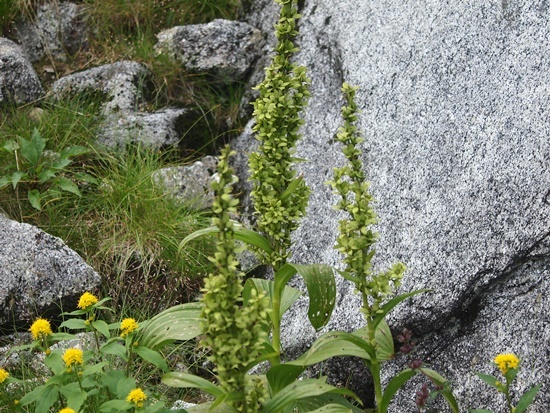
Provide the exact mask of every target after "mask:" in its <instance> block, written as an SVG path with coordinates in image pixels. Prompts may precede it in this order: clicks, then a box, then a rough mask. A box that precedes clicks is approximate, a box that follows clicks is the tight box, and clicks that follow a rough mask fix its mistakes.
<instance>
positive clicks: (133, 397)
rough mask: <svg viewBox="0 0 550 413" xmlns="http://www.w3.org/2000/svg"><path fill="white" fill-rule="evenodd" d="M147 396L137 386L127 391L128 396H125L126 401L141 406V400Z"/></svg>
mask: <svg viewBox="0 0 550 413" xmlns="http://www.w3.org/2000/svg"><path fill="white" fill-rule="evenodd" d="M146 398H147V396H146V395H145V393H143V390H141V389H140V388H139V387H138V388H137V389H134V390H132V391H131V392H130V393H128V397H126V401H127V402H130V403H134V404H135V405H136V406H137V407H143V401H144V400H145V399H146Z"/></svg>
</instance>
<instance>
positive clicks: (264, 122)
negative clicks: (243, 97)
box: [249, 0, 309, 270]
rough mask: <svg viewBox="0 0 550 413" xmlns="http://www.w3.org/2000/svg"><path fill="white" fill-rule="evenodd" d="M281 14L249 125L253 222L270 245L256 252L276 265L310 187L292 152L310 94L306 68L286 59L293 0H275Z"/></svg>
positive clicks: (291, 50) (290, 49)
mask: <svg viewBox="0 0 550 413" xmlns="http://www.w3.org/2000/svg"><path fill="white" fill-rule="evenodd" d="M276 2H277V3H279V4H281V6H282V8H281V16H280V19H279V22H278V23H277V24H276V25H275V34H276V36H277V40H278V43H277V47H276V49H275V50H276V55H275V57H274V59H273V61H272V63H271V65H270V66H269V67H268V68H267V69H266V70H265V73H266V76H265V80H264V81H263V82H262V83H261V84H260V85H259V86H258V87H257V89H258V90H259V91H260V96H259V98H258V99H256V101H255V102H254V113H253V116H254V119H255V121H256V124H255V125H254V128H253V130H254V131H255V132H256V135H255V136H256V139H258V141H259V142H260V146H259V149H258V152H255V153H252V154H251V155H250V158H249V166H250V180H251V181H252V184H253V189H252V191H251V197H252V199H253V201H254V209H255V211H256V219H257V221H256V227H257V229H258V231H259V232H260V233H261V234H263V235H264V236H265V237H266V238H267V239H268V241H269V244H270V245H271V248H272V252H271V253H266V252H265V251H261V252H262V254H263V255H264V257H265V260H266V261H267V262H268V263H270V264H271V265H272V266H273V268H274V269H275V270H278V269H279V268H281V267H282V266H283V265H284V264H285V263H286V261H287V259H288V258H289V257H290V251H289V248H290V244H291V241H290V234H291V233H292V231H294V230H295V229H296V228H297V227H298V225H299V221H300V219H301V218H302V217H303V216H304V214H305V209H306V206H307V200H308V195H309V189H308V187H307V186H306V184H305V182H304V181H303V179H302V178H301V177H297V176H296V171H295V170H294V167H293V165H294V163H295V162H296V161H297V159H296V158H295V157H294V152H295V149H294V148H295V146H296V142H297V141H298V139H299V138H300V134H299V132H298V130H299V128H300V126H301V125H302V124H303V120H302V118H301V117H300V112H301V111H302V110H303V108H304V106H305V105H306V102H307V99H308V97H309V91H308V84H309V80H308V79H307V77H306V69H305V67H303V66H299V65H297V64H295V63H293V62H291V60H290V59H291V57H292V56H293V55H294V54H295V53H296V51H298V48H297V47H296V46H295V45H294V39H295V37H296V35H297V34H298V31H297V30H296V20H297V19H298V18H299V17H300V15H299V14H298V13H297V11H296V1H295V0H276Z"/></svg>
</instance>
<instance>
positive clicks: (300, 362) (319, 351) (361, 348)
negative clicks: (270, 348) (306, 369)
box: [285, 331, 375, 366]
mask: <svg viewBox="0 0 550 413" xmlns="http://www.w3.org/2000/svg"><path fill="white" fill-rule="evenodd" d="M374 351H375V350H374V347H373V346H372V345H371V344H370V343H369V342H368V341H366V340H364V339H363V338H361V337H358V336H357V335H355V334H352V333H346V332H343V331H334V332H329V333H326V334H324V335H322V336H321V337H319V338H318V339H317V340H315V342H314V343H313V344H312V346H311V347H310V348H309V350H308V351H306V352H305V353H304V354H302V355H301V356H300V357H299V358H297V359H296V360H293V361H290V362H288V363H285V364H289V365H293V366H311V365H313V364H317V363H320V362H321V361H325V360H327V359H329V358H331V357H337V356H354V357H359V358H362V359H367V360H370V359H371V358H372V357H373V356H374V354H375V353H374Z"/></svg>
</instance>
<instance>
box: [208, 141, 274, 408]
mask: <svg viewBox="0 0 550 413" xmlns="http://www.w3.org/2000/svg"><path fill="white" fill-rule="evenodd" d="M233 153H234V152H231V151H230V150H229V147H226V148H225V149H224V150H223V152H222V155H221V157H220V162H219V164H218V169H217V173H218V180H217V182H213V183H212V189H213V190H214V192H215V199H214V203H213V208H212V210H213V212H214V214H215V217H214V218H213V224H214V225H215V226H217V227H218V229H219V232H218V241H217V248H216V252H215V254H214V257H213V258H211V261H212V262H213V263H214V264H215V265H216V269H217V271H216V273H215V274H214V273H213V274H209V276H208V277H207V278H206V279H205V283H204V288H203V296H202V302H203V303H204V308H203V311H202V317H203V319H204V321H203V323H202V331H203V333H204V337H203V340H202V344H203V345H204V346H205V347H208V348H210V350H211V356H210V360H211V361H212V362H213V363H214V364H215V365H216V372H217V377H218V380H219V382H220V385H221V386H222V387H223V388H224V389H225V390H226V391H228V392H237V393H238V394H241V395H243V396H244V397H243V399H239V400H237V401H236V402H235V403H234V404H235V406H234V407H235V408H236V409H237V410H239V411H242V412H256V411H259V406H258V402H259V400H258V397H256V396H254V394H256V393H257V392H252V394H251V397H253V398H254V400H255V401H254V400H252V402H249V400H247V397H246V396H247V394H248V393H250V392H249V391H248V390H247V385H246V377H245V375H246V370H247V366H248V365H249V364H250V363H252V362H253V361H254V360H255V359H256V358H257V357H258V353H259V351H260V350H261V348H262V343H264V342H265V340H266V339H267V333H266V331H267V330H268V328H267V326H268V321H267V320H268V317H269V314H268V310H267V308H268V305H269V303H268V299H267V298H266V297H265V294H263V293H258V292H256V291H255V290H253V291H252V292H251V297H250V299H249V300H248V304H247V305H246V306H243V305H242V304H243V299H242V291H243V286H242V276H243V275H244V274H243V273H241V272H240V271H239V270H238V265H239V262H238V261H237V259H236V258H235V253H236V251H237V246H236V243H235V238H234V228H233V222H232V221H231V220H230V217H229V216H230V214H231V213H234V212H236V206H237V205H238V200H236V199H233V197H232V196H231V184H232V183H233V171H232V169H231V168H230V167H229V163H228V158H229V157H230V156H231V155H233Z"/></svg>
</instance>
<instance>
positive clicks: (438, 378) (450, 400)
mask: <svg viewBox="0 0 550 413" xmlns="http://www.w3.org/2000/svg"><path fill="white" fill-rule="evenodd" d="M419 370H420V372H422V374H424V375H426V376H428V377H429V378H430V379H432V382H434V383H435V384H436V385H438V386H442V387H443V390H441V391H440V392H441V395H442V396H443V397H444V398H445V400H447V404H448V405H449V407H450V408H451V409H452V411H453V412H454V413H458V412H459V409H458V403H457V401H456V399H455V396H454V395H453V392H452V391H451V390H450V388H449V386H448V381H447V380H446V379H445V378H444V377H443V376H442V375H441V374H439V373H438V372H437V371H435V370H432V369H427V368H425V367H421V368H420V369H419Z"/></svg>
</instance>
